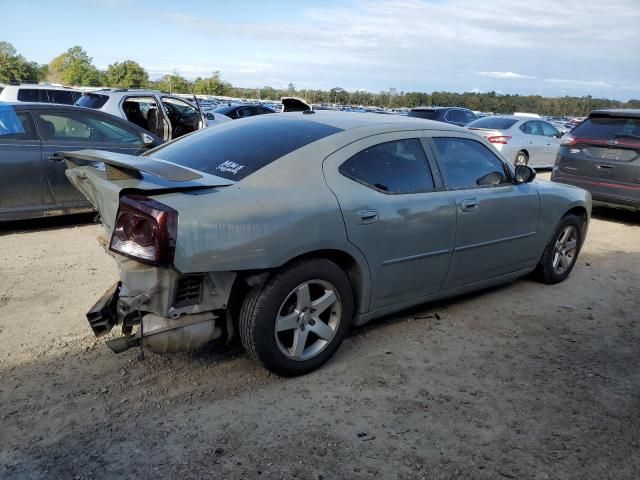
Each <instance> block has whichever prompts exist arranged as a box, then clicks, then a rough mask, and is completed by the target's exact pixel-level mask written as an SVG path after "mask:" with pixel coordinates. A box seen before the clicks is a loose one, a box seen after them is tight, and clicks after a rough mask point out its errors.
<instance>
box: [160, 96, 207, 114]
mask: <svg viewBox="0 0 640 480" xmlns="http://www.w3.org/2000/svg"><path fill="white" fill-rule="evenodd" d="M162 104H163V105H164V106H165V108H166V109H167V111H168V113H169V115H171V114H172V113H174V114H176V115H182V116H188V115H197V113H198V110H196V109H195V107H192V106H191V105H189V104H188V103H187V102H183V101H182V100H178V99H176V98H169V97H165V98H163V99H162Z"/></svg>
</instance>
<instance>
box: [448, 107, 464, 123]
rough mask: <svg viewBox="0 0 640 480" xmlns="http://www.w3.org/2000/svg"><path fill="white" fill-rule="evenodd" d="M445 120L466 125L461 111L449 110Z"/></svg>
mask: <svg viewBox="0 0 640 480" xmlns="http://www.w3.org/2000/svg"><path fill="white" fill-rule="evenodd" d="M447 120H449V121H450V122H458V123H468V121H467V116H466V115H465V112H464V111H463V110H449V111H448V112H447Z"/></svg>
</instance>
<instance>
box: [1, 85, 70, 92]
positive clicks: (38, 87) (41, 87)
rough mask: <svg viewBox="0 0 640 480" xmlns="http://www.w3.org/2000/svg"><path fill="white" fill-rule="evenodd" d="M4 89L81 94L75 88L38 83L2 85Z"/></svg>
mask: <svg viewBox="0 0 640 480" xmlns="http://www.w3.org/2000/svg"><path fill="white" fill-rule="evenodd" d="M2 88H5V89H7V90H8V89H11V88H31V89H34V90H63V91H68V92H79V91H80V90H78V89H77V88H73V87H65V86H60V85H40V84H38V83H21V84H20V85H4V84H3V85H2Z"/></svg>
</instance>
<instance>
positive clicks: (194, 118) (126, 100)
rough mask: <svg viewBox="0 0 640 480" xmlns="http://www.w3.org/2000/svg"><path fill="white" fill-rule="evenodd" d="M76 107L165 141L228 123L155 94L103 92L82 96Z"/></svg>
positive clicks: (168, 96)
mask: <svg viewBox="0 0 640 480" xmlns="http://www.w3.org/2000/svg"><path fill="white" fill-rule="evenodd" d="M76 105H79V106H81V107H87V108H94V109H96V110H101V111H103V112H106V113H110V114H111V115H115V116H117V117H120V118H124V119H126V120H129V121H130V122H132V123H135V124H136V125H138V126H139V127H141V128H144V129H145V130H148V131H149V132H151V133H153V134H155V135H157V136H158V137H160V138H163V139H164V140H167V141H168V140H172V139H174V138H178V137H181V136H182V135H185V134H187V133H190V132H193V131H195V130H199V129H201V128H206V127H210V126H212V125H215V124H218V123H222V122H227V121H230V120H231V119H230V118H228V117H226V116H224V115H220V114H215V115H214V114H211V113H207V114H205V113H204V112H202V110H201V109H200V108H199V106H197V105H196V106H194V105H193V104H192V103H190V102H189V101H187V100H186V99H184V98H181V97H178V96H176V95H171V94H169V93H165V92H160V91H158V90H134V89H127V88H119V89H111V88H104V89H101V90H95V91H93V92H84V93H83V94H82V96H81V97H80V98H79V99H78V100H77V101H76Z"/></svg>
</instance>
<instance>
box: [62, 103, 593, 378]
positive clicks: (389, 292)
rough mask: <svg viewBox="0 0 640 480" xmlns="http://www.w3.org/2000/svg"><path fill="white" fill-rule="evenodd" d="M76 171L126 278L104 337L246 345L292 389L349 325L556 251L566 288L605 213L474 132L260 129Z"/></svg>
mask: <svg viewBox="0 0 640 480" xmlns="http://www.w3.org/2000/svg"><path fill="white" fill-rule="evenodd" d="M62 155H64V156H65V158H66V159H67V163H68V165H69V167H71V168H70V169H69V170H67V176H68V177H69V179H70V180H71V181H72V183H73V184H74V185H75V186H76V187H77V188H78V189H79V190H80V191H82V192H83V193H84V194H85V195H86V196H87V197H88V198H89V199H90V200H91V201H92V202H93V203H94V205H96V207H97V208H98V210H99V211H100V216H101V218H102V222H103V225H104V230H105V235H104V238H103V242H104V244H105V246H108V251H109V253H110V254H111V255H112V256H113V257H114V259H115V260H116V262H117V263H118V266H119V271H120V283H119V285H117V286H114V289H113V290H112V291H110V292H108V293H107V294H106V295H105V297H103V299H101V300H100V301H99V302H98V304H96V306H95V307H94V308H93V309H92V310H91V312H90V313H89V314H88V318H89V322H90V324H91V326H92V328H93V330H94V332H95V333H96V335H101V334H103V333H106V332H108V331H110V330H111V329H112V328H113V326H115V325H117V324H122V325H123V331H124V332H125V333H129V335H128V336H127V337H124V340H123V341H122V342H120V343H118V344H112V345H111V347H112V348H113V349H114V350H115V351H122V350H125V349H126V348H128V347H130V346H132V345H135V344H140V341H141V339H142V344H143V345H144V346H146V347H149V348H150V349H152V350H153V351H157V352H166V351H175V350H177V349H182V347H187V346H188V347H191V348H193V347H194V346H199V345H201V342H200V340H203V341H204V340H208V339H211V338H217V337H219V336H220V335H221V330H226V332H227V333H228V334H229V335H233V332H237V331H238V330H239V333H240V337H241V339H242V341H243V345H245V348H246V349H247V351H248V352H249V353H250V354H251V355H252V356H254V358H256V359H258V360H259V361H260V362H261V363H262V364H263V365H265V366H267V368H270V369H272V370H273V371H275V372H277V373H283V374H287V375H291V374H299V373H303V372H305V371H309V370H310V369H313V368H316V367H317V366H319V364H320V363H322V361H324V360H326V358H327V357H328V355H330V354H331V353H332V351H333V350H335V348H337V346H336V345H335V342H334V340H333V339H334V338H337V339H340V338H342V337H343V336H344V334H345V332H346V330H345V329H346V328H347V327H348V326H349V325H361V324H364V323H366V322H367V321H369V320H371V319H373V318H376V317H380V316H382V315H386V314H389V313H392V312H396V311H398V310H401V309H403V308H406V307H409V306H412V305H416V304H419V303H423V302H426V301H430V300H435V299H439V298H444V297H449V296H453V295H457V294H461V293H464V292H468V291H472V290H477V289H481V288H485V287H488V286H491V285H496V284H500V283H504V282H508V281H511V280H514V279H516V278H518V277H520V276H522V275H525V274H528V273H530V272H532V271H533V270H534V269H536V267H537V266H539V265H540V262H541V258H547V257H546V256H545V255H546V254H545V252H546V251H547V250H548V248H549V245H550V242H551V243H552V245H551V248H552V251H551V253H550V254H548V255H552V256H551V257H549V258H550V260H549V262H551V263H550V264H549V265H553V269H559V270H557V271H558V272H560V273H562V275H565V276H566V275H568V272H569V270H570V268H571V266H572V264H573V262H575V258H576V256H577V252H578V250H579V247H580V245H581V243H582V241H583V239H584V236H583V235H584V234H585V233H586V226H587V225H588V220H589V217H590V212H591V199H590V196H589V194H588V192H586V191H585V190H582V189H579V188H575V187H570V186H565V185H560V184H553V183H550V182H546V181H538V180H533V178H534V177H535V172H533V170H531V169H530V168H529V167H524V166H523V167H521V169H520V170H516V169H514V168H513V167H512V166H511V165H510V164H509V163H508V162H507V161H506V160H505V159H504V158H503V157H501V156H500V155H499V154H496V153H495V151H494V150H493V149H491V147H490V145H489V144H488V143H487V142H486V141H485V140H484V139H482V138H480V137H478V136H477V135H475V134H473V133H472V132H470V131H469V130H467V129H464V128H461V127H456V126H451V125H447V124H444V123H441V122H431V121H425V120H421V119H419V120H414V119H411V118H407V117H400V116H397V117H396V116H381V115H375V114H355V113H343V112H297V113H285V114H277V115H261V116H257V117H252V118H249V119H246V120H244V121H242V122H229V123H227V124H225V125H221V126H219V127H216V128H214V129H207V130H203V131H200V132H195V133H193V134H191V135H187V136H185V137H184V138H182V139H179V140H176V141H174V142H171V143H168V144H166V145H165V146H161V147H159V148H157V149H154V150H153V151H151V152H149V154H148V155H144V156H142V157H138V158H134V157H129V156H126V155H114V154H105V153H101V152H93V151H85V152H74V153H70V154H62ZM98 162H102V163H103V164H104V165H102V164H100V163H98ZM105 165H106V167H105ZM522 172H524V173H525V174H526V173H527V172H530V174H529V176H525V177H522V176H521V174H522ZM567 216H568V217H567ZM566 218H570V220H571V222H572V223H571V222H570V223H568V224H563V223H562V222H563V221H565V220H563V219H566ZM576 219H579V221H578V220H576ZM565 223H566V221H565ZM559 226H560V227H562V230H561V231H560V230H558V228H559ZM556 236H557V238H555V237H556ZM550 239H551V240H550ZM554 245H555V247H554ZM553 248H555V250H553ZM554 252H555V253H554ZM549 268H551V267H549ZM558 278H560V277H558ZM563 278H564V277H562V279H563ZM557 281H560V280H559V279H557ZM224 312H227V313H224ZM238 318H239V320H238ZM274 322H275V323H274ZM138 323H140V325H141V330H140V331H139V332H138V333H137V334H131V333H130V332H131V328H132V326H133V325H137V324H138ZM196 326H200V327H201V330H198V331H195V330H194V329H196ZM142 327H144V332H146V333H143V331H142ZM200 327H198V328H200ZM177 331H180V332H181V333H180V334H175V335H173V334H169V333H168V332H177ZM309 332H311V333H309ZM153 334H157V335H156V337H157V338H161V339H162V341H161V342H155V343H154V341H152V340H151V339H147V337H146V336H148V335H153ZM136 335H137V336H136ZM169 336H170V337H171V338H168V337H169ZM312 337H313V340H311V338H312ZM111 342H113V341H111ZM270 342H271V343H270ZM337 342H338V344H339V340H337ZM265 349H266V350H265ZM332 349H333V350H332ZM265 352H266V353H265ZM287 362H288V363H287Z"/></svg>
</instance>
